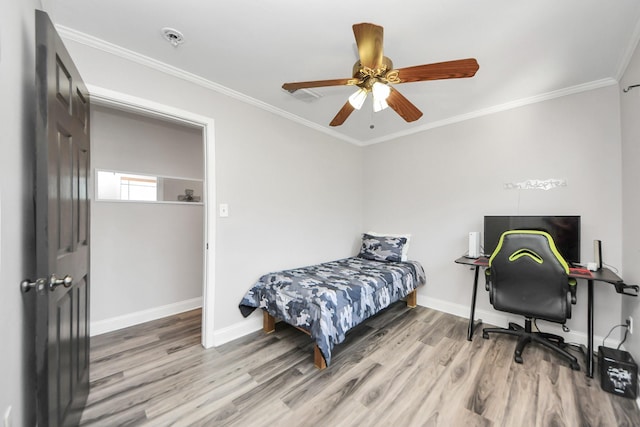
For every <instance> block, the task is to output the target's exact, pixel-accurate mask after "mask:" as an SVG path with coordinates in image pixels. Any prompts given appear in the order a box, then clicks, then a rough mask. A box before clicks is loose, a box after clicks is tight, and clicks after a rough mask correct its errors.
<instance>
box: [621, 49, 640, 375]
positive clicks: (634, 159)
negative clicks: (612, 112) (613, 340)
mask: <svg viewBox="0 0 640 427" xmlns="http://www.w3.org/2000/svg"><path fill="white" fill-rule="evenodd" d="M639 83H640V50H639V49H637V48H636V51H635V53H634V54H633V56H632V58H631V61H630V63H629V65H628V67H627V70H626V71H625V73H624V75H623V77H622V79H621V81H620V88H619V90H620V91H621V95H620V105H621V107H620V110H621V122H622V201H623V203H622V206H623V208H622V237H623V254H624V257H623V259H622V262H623V266H624V280H625V281H626V282H627V283H629V284H635V285H640V197H638V184H640V167H638V165H639V164H640V143H639V141H640V120H639V117H640V88H635V89H632V90H631V91H630V92H628V93H622V88H626V87H628V86H631V85H636V84H639ZM627 316H632V317H633V319H634V328H635V330H634V334H633V335H629V336H628V338H627V342H626V343H625V344H624V345H625V348H626V349H627V350H628V351H629V352H630V353H631V355H632V356H633V358H634V359H635V361H636V363H637V362H640V338H639V334H640V329H638V327H640V323H638V322H640V301H639V300H638V298H633V297H628V298H624V299H623V303H622V314H621V317H620V323H624V319H626V318H627Z"/></svg>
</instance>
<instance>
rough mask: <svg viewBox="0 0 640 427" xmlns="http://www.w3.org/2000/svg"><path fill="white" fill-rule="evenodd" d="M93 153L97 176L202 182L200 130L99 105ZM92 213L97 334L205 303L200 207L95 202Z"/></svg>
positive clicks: (93, 317)
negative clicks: (148, 314)
mask: <svg viewBox="0 0 640 427" xmlns="http://www.w3.org/2000/svg"><path fill="white" fill-rule="evenodd" d="M91 150H92V151H91V162H92V169H93V170H95V169H96V168H97V169H106V170H115V171H125V172H132V173H140V174H149V175H160V176H170V177H183V178H191V179H203V178H204V172H203V171H204V169H203V165H204V161H203V154H204V147H203V139H202V131H201V129H196V128H191V127H186V126H182V125H177V124H175V123H170V122H167V121H160V120H157V119H152V118H149V117H144V116H141V115H138V114H132V113H128V112H123V111H118V110H114V109H110V108H104V107H95V106H94V107H93V108H92V111H91ZM181 192H182V193H184V188H183V189H182V190H181ZM200 194H202V193H200ZM176 196H177V194H174V199H173V200H175V197H176ZM91 209H92V211H91V214H92V216H91V322H92V334H94V333H96V332H102V330H101V329H100V326H99V325H101V324H100V323H98V325H96V326H95V328H93V326H94V324H95V323H96V322H104V321H108V320H111V321H116V320H117V318H119V317H122V316H131V315H132V314H134V313H139V312H144V311H148V310H152V309H155V308H157V307H163V306H170V305H176V304H179V303H183V302H185V301H190V300H194V299H197V298H200V297H201V296H202V284H203V259H204V206H203V205H202V204H188V203H141V202H114V201H111V202H110V201H96V200H95V197H94V199H93V200H92V204H91ZM120 324H122V325H123V326H124V325H127V322H124V321H123V322H116V323H115V325H120ZM107 329H108V328H107Z"/></svg>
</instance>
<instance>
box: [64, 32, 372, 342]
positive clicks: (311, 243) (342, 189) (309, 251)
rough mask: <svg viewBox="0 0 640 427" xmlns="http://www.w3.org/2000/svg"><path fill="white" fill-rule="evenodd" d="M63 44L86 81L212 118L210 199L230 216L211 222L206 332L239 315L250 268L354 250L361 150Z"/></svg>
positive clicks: (235, 321)
mask: <svg viewBox="0 0 640 427" xmlns="http://www.w3.org/2000/svg"><path fill="white" fill-rule="evenodd" d="M65 44H66V46H67V48H68V50H69V51H70V53H71V56H72V57H73V59H74V61H75V63H76V65H77V66H78V69H79V70H80V72H81V73H82V76H83V79H84V80H85V81H86V82H87V83H89V84H91V85H95V86H99V87H102V88H106V89H111V90H115V91H118V92H122V93H127V94H130V95H133V96H136V97H139V98H144V99H147V100H150V101H154V102H158V103H160V104H164V105H171V106H174V107H176V108H179V109H182V110H186V111H191V112H193V113H196V114H199V115H202V116H206V117H211V118H213V119H214V120H215V133H216V134H215V150H216V153H215V157H216V164H215V180H216V194H217V198H218V200H217V201H215V203H214V207H215V206H217V204H218V203H227V204H228V205H229V212H230V215H229V217H227V218H218V219H217V221H216V224H215V227H216V236H217V237H216V241H215V253H216V255H215V258H216V273H215V283H216V289H215V295H214V297H215V310H214V311H215V312H214V330H221V329H225V328H229V327H233V326H235V325H242V324H244V323H245V320H244V319H243V318H242V316H241V315H240V312H239V310H238V304H239V302H240V300H241V299H242V296H243V295H244V293H245V292H246V291H247V289H248V288H249V287H250V286H251V285H252V284H253V283H254V282H255V281H256V280H257V279H258V278H259V276H260V275H262V274H264V273H266V272H268V271H272V270H277V269H281V268H285V267H295V266H299V265H304V264H312V263H317V262H321V261H327V260H331V259H336V258H340V257H346V256H350V255H352V254H354V253H355V251H356V249H357V244H358V239H359V236H358V234H357V233H359V232H360V230H361V220H362V169H361V152H362V150H361V148H359V147H355V146H353V145H350V144H347V143H345V142H342V141H337V140H335V139H334V138H332V137H330V136H327V135H325V134H321V133H319V132H315V131H312V130H310V129H308V128H306V127H304V126H301V125H298V124H296V123H292V122H290V121H288V120H286V119H284V118H282V117H279V116H276V115H274V114H271V113H269V112H266V111H264V110H262V109H259V108H257V107H254V106H251V105H248V104H246V103H244V102H240V101H238V100H235V99H233V98H230V97H228V96H225V95H222V94H220V93H218V92H215V91H213V90H208V89H205V88H203V87H202V86H197V85H195V84H192V83H189V82H187V81H184V80H181V79H177V78H175V77H171V76H169V75H167V74H164V73H161V72H158V71H155V70H152V69H150V68H147V67H145V66H142V65H140V64H137V63H134V62H131V61H127V60H125V59H123V58H121V57H118V56H115V55H111V54H108V53H105V52H104V51H101V50H98V49H94V48H91V47H88V46H86V45H82V44H79V43H77V42H74V41H65ZM114 76H117V77H114ZM159 88H162V90H159ZM92 125H95V122H94V123H93V124H92ZM94 166H95V165H94Z"/></svg>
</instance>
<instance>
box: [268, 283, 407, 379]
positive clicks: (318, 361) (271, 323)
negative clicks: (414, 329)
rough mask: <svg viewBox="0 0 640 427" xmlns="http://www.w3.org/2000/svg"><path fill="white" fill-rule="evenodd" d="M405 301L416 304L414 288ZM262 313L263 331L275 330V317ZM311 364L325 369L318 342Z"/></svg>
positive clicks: (325, 365)
mask: <svg viewBox="0 0 640 427" xmlns="http://www.w3.org/2000/svg"><path fill="white" fill-rule="evenodd" d="M406 301H407V307H409V308H415V307H416V305H417V304H418V290H417V289H414V290H413V291H412V292H411V293H410V294H409V295H407V298H406ZM262 313H263V317H262V329H263V330H264V332H265V333H267V334H270V333H272V332H274V331H275V330H276V318H275V317H273V316H272V315H270V314H269V313H267V312H266V311H263V312H262ZM294 328H296V329H298V330H299V331H302V332H304V333H305V334H307V335H309V336H311V334H310V333H309V331H305V330H304V329H302V328H298V327H297V326H294ZM313 364H314V365H315V367H316V368H318V369H320V370H322V369H325V368H326V367H327V363H326V362H325V360H324V356H322V353H321V352H320V349H319V348H318V344H314V345H313Z"/></svg>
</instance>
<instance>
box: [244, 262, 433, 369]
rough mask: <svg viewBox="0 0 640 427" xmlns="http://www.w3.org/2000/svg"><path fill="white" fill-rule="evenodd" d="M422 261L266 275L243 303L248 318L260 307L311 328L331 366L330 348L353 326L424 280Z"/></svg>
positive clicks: (354, 264) (357, 264) (329, 264)
mask: <svg viewBox="0 0 640 427" xmlns="http://www.w3.org/2000/svg"><path fill="white" fill-rule="evenodd" d="M425 281H426V280H425V274H424V269H423V268H422V266H421V265H420V263H418V262H417V261H407V262H380V261H370V260H367V259H364V258H346V259H342V260H338V261H332V262H327V263H324V264H319V265H313V266H309V267H303V268H296V269H293V270H286V271H280V272H276V273H270V274H266V275H264V276H262V277H261V278H260V280H258V282H257V283H256V284H255V285H254V286H253V287H252V288H251V289H250V290H249V292H247V294H246V295H245V296H244V298H243V299H242V301H241V302H240V311H241V313H242V315H243V316H245V317H246V316H248V315H249V314H251V312H253V311H254V310H255V309H256V308H262V309H264V310H266V311H267V312H268V313H269V314H271V315H272V316H274V317H276V318H278V319H281V320H283V321H285V322H286V323H289V324H291V325H294V326H297V327H299V328H301V329H304V330H306V331H308V332H309V333H310V334H311V337H312V339H313V340H314V341H315V342H316V344H317V345H318V347H319V348H320V351H321V352H322V355H323V356H324V359H325V361H326V363H327V366H329V364H330V363H331V350H332V349H333V347H334V346H335V345H336V344H339V343H341V342H342V341H344V339H345V334H346V333H347V331H348V330H349V329H351V328H353V327H354V326H356V325H359V324H360V323H362V322H363V321H364V320H365V319H367V318H369V317H371V316H372V315H374V314H376V313H378V312H379V311H381V310H382V309H384V308H386V307H388V306H389V305H390V304H392V303H394V302H396V301H398V300H400V299H402V298H404V297H406V296H407V295H408V294H409V293H411V292H412V291H413V290H414V289H416V288H417V287H418V286H420V285H423V284H424V283H425Z"/></svg>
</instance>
